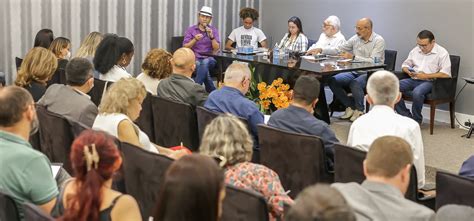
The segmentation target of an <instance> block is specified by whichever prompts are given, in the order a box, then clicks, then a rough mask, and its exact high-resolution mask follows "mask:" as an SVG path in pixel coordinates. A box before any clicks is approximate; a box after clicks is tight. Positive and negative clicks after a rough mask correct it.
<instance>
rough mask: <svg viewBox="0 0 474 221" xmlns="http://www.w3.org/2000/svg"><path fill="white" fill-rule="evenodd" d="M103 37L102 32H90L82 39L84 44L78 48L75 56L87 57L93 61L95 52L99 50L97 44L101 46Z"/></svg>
mask: <svg viewBox="0 0 474 221" xmlns="http://www.w3.org/2000/svg"><path fill="white" fill-rule="evenodd" d="M102 39H104V36H103V35H102V33H100V32H96V31H94V32H91V33H89V34H88V35H87V36H86V37H85V38H84V40H83V41H82V44H81V46H80V47H79V49H78V50H77V53H76V55H75V56H74V57H76V58H86V59H87V60H89V61H90V62H91V63H92V62H93V60H94V55H95V52H96V50H97V46H99V44H100V42H101V41H102Z"/></svg>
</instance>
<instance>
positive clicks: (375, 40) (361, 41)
mask: <svg viewBox="0 0 474 221" xmlns="http://www.w3.org/2000/svg"><path fill="white" fill-rule="evenodd" d="M372 27H373V24H372V21H371V20H370V19H369V18H362V19H360V20H359V21H357V24H356V33H357V34H356V35H354V36H352V37H351V38H350V39H349V40H347V41H346V42H345V43H344V44H342V45H340V46H339V47H337V49H336V50H325V51H324V53H327V54H337V53H339V52H341V53H340V55H341V57H342V58H346V59H352V60H353V61H357V62H374V60H375V59H377V60H378V62H381V63H383V62H384V60H385V58H384V56H385V55H384V53H385V40H384V39H383V38H382V36H380V35H378V34H377V33H375V32H373V31H372ZM328 83H329V87H330V88H331V90H332V92H333V93H334V95H335V96H336V98H337V99H338V100H340V101H341V103H342V104H344V105H345V106H346V107H347V108H346V112H345V113H344V115H343V116H341V119H350V120H351V121H355V120H356V119H357V118H358V117H359V116H360V115H362V114H363V113H364V88H365V86H366V85H367V72H365V71H358V72H355V71H353V72H344V73H339V74H337V75H335V76H333V77H331V78H330V79H329V82H328ZM347 86H349V87H350V89H351V93H352V98H353V99H351V98H350V97H349V96H348V95H347V93H346V91H345V90H344V87H347Z"/></svg>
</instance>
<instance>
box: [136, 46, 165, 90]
mask: <svg viewBox="0 0 474 221" xmlns="http://www.w3.org/2000/svg"><path fill="white" fill-rule="evenodd" d="M172 57H173V56H172V55H171V54H170V53H169V52H167V51H166V50H164V49H158V48H154V49H151V50H150V51H149V52H148V54H147V55H146V57H145V60H144V61H143V64H142V71H143V72H142V73H141V74H139V75H138V76H137V79H138V80H140V81H141V82H142V83H143V84H144V85H145V88H146V90H147V91H148V92H150V93H151V94H153V95H156V89H157V88H158V84H159V83H160V81H161V79H164V78H167V77H169V76H170V75H171V73H172V71H173V67H172V66H171V62H170V61H171V58H172Z"/></svg>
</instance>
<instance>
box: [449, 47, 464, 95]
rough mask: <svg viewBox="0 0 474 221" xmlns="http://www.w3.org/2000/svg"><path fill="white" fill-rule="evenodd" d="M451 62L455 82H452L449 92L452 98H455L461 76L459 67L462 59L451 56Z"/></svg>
mask: <svg viewBox="0 0 474 221" xmlns="http://www.w3.org/2000/svg"><path fill="white" fill-rule="evenodd" d="M449 59H450V60H451V77H452V79H453V81H452V82H451V90H447V91H449V93H450V95H449V96H450V97H452V98H454V97H455V96H456V86H457V83H458V76H459V65H460V64H461V57H460V56H457V55H449Z"/></svg>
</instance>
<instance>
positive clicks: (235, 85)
mask: <svg viewBox="0 0 474 221" xmlns="http://www.w3.org/2000/svg"><path fill="white" fill-rule="evenodd" d="M250 77H251V76H250V69H249V67H248V65H247V64H246V63H240V62H237V63H232V64H231V65H230V66H229V67H228V68H227V70H226V71H225V77H224V86H223V87H222V88H221V89H220V90H215V91H213V92H211V94H210V95H209V99H208V100H207V101H206V103H205V104H204V107H205V108H207V109H209V110H212V111H215V112H221V113H231V114H233V115H236V116H238V117H242V118H244V119H246V120H247V122H248V123H249V125H250V133H251V134H252V136H253V138H254V139H253V140H254V147H257V144H258V138H257V125H258V124H263V123H264V122H263V114H262V113H261V112H260V111H259V110H258V108H257V105H256V104H255V103H254V102H253V101H251V100H249V99H247V98H246V97H245V94H246V93H247V92H248V90H249V87H250V81H251V80H250ZM257 160H258V152H257V150H256V149H255V148H254V162H255V161H257Z"/></svg>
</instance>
